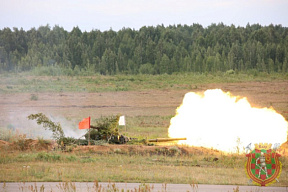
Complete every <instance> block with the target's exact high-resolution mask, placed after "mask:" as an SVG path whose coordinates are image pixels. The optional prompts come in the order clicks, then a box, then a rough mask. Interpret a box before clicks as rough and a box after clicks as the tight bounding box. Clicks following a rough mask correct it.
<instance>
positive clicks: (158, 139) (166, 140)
mask: <svg viewBox="0 0 288 192" xmlns="http://www.w3.org/2000/svg"><path fill="white" fill-rule="evenodd" d="M179 140H186V138H156V139H149V140H148V141H149V142H169V141H179Z"/></svg>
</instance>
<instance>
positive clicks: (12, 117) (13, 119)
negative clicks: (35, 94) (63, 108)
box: [1, 108, 86, 139]
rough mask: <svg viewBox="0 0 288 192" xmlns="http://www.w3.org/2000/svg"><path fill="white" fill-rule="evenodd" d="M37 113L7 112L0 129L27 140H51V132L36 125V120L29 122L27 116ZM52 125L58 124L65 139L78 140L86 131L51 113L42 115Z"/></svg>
mask: <svg viewBox="0 0 288 192" xmlns="http://www.w3.org/2000/svg"><path fill="white" fill-rule="evenodd" d="M37 113H39V112H37V111H33V110H27V109H24V108H18V110H17V111H16V110H13V111H9V112H7V113H6V118H5V121H2V122H1V124H2V125H1V127H6V128H7V131H12V132H14V133H17V134H25V135H26V137H27V138H32V139H36V138H43V139H51V138H52V131H50V130H45V129H44V128H43V126H42V125H38V124H37V122H36V120H29V119H28V116H29V115H31V114H37ZM43 114H44V115H46V116H47V117H48V118H49V119H50V120H51V121H53V122H54V123H60V125H61V127H62V129H63V131H64V134H65V136H66V137H73V138H76V139H78V138H80V137H81V136H83V135H84V134H85V133H86V130H79V129H78V122H76V121H72V120H67V119H66V118H64V117H61V116H59V115H54V114H52V113H43Z"/></svg>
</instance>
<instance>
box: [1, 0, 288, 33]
mask: <svg viewBox="0 0 288 192" xmlns="http://www.w3.org/2000/svg"><path fill="white" fill-rule="evenodd" d="M220 22H223V23H224V24H225V25H231V24H234V25H235V26H244V27H245V26H246V24H247V23H248V22H249V23H250V24H256V23H259V24H261V25H269V24H271V23H272V24H274V25H276V24H281V25H282V26H285V27H288V0H0V29H3V28H5V27H9V28H13V27H17V28H19V29H20V28H21V27H22V28H23V29H24V30H29V29H31V28H32V27H35V28H38V27H39V26H41V25H42V26H43V25H46V24H49V25H50V26H51V27H53V26H55V25H59V26H60V27H63V28H64V29H66V30H68V31H71V29H72V28H73V27H74V26H78V27H79V28H80V29H81V30H82V31H88V32H89V31H91V30H93V29H99V30H101V31H105V30H109V29H110V28H112V29H113V30H114V31H118V30H120V29H122V28H123V27H126V28H128V27H129V28H132V29H133V28H134V29H136V30H138V29H139V28H141V27H142V26H157V25H161V24H164V26H168V25H173V24H182V25H184V24H187V25H192V24H193V23H198V24H201V25H202V26H204V27H207V26H209V25H210V24H212V23H216V24H218V23H220Z"/></svg>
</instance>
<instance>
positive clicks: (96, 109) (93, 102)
mask: <svg viewBox="0 0 288 192" xmlns="http://www.w3.org/2000/svg"><path fill="white" fill-rule="evenodd" d="M215 88H221V89H222V90H223V91H229V92H230V93H231V94H232V95H235V96H241V97H247V99H248V101H249V102H250V103H251V105H252V106H255V107H261V108H262V107H271V106H272V107H273V108H274V109H275V110H276V111H277V112H278V113H280V114H282V115H283V116H284V117H285V118H286V119H288V81H273V82H246V83H227V84H206V85H201V86H198V87H197V89H193V90H183V89H181V90H147V91H125V92H103V93H70V92H64V93H36V94H37V96H38V99H37V100H31V94H32V93H14V94H0V127H1V126H2V127H6V126H7V125H8V124H10V123H11V122H12V121H14V122H15V120H16V121H17V119H18V120H19V121H21V118H24V119H25V118H26V117H27V115H29V114H31V113H38V112H43V113H49V114H52V115H54V116H62V117H65V118H67V119H71V120H73V119H75V118H76V119H79V118H83V117H85V116H89V115H90V116H93V117H95V118H97V117H100V116H101V115H112V114H124V115H126V116H155V115H157V116H174V115H175V110H176V108H177V107H178V106H179V105H180V104H181V102H182V99H183V97H184V95H185V93H187V92H189V91H193V92H201V91H205V90H207V89H215ZM22 116H23V117H22Z"/></svg>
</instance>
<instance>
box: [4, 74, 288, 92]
mask: <svg viewBox="0 0 288 192" xmlns="http://www.w3.org/2000/svg"><path fill="white" fill-rule="evenodd" d="M0 79H1V81H0V93H19V92H22V93H27V92H28V93H32V92H107V91H108V92H115V91H135V90H136V91H141V90H151V89H153V90H163V89H172V90H173V89H176V90H177V89H188V90H193V89H197V88H198V87H199V86H201V85H203V84H209V83H239V82H255V81H256V82H259V81H261V82H267V81H268V82H269V81H275V80H287V79H288V75H287V74H267V73H248V74H226V73H219V74H215V75H212V74H197V73H187V74H173V75H165V74H164V75H117V76H102V75H95V76H75V77H71V76H34V75H31V74H29V73H20V74H10V73H9V74H0Z"/></svg>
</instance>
